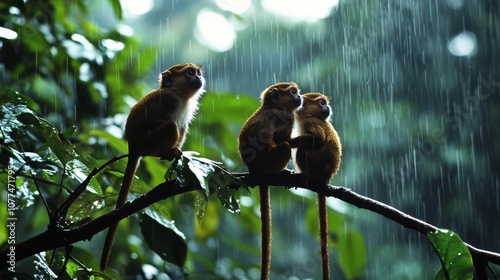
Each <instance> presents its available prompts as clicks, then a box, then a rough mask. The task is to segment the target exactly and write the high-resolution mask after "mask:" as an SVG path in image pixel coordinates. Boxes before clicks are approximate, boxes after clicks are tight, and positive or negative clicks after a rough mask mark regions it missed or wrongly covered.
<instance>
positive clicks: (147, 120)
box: [101, 63, 205, 270]
mask: <svg viewBox="0 0 500 280" xmlns="http://www.w3.org/2000/svg"><path fill="white" fill-rule="evenodd" d="M159 82H160V86H159V88H157V89H154V90H151V91H150V92H149V93H148V94H146V95H145V96H143V97H142V98H141V99H140V100H139V101H138V102H137V104H135V105H134V106H133V107H132V109H131V110H130V113H129V115H128V117H127V121H126V124H125V133H124V139H125V141H128V150H129V156H128V162H127V167H126V168H125V174H124V176H123V182H122V186H121V189H120V193H119V195H118V200H117V202H116V209H118V208H120V207H121V206H123V205H124V204H125V202H126V201H127V195H128V193H129V191H130V187H131V185H132V181H133V180H134V176H135V171H136V168H137V165H138V163H139V159H140V158H141V157H144V156H153V157H161V158H162V159H167V160H173V159H179V158H180V157H181V156H182V151H181V150H180V149H181V147H182V145H183V144H184V142H185V140H186V134H187V132H188V126H189V124H190V122H191V121H192V120H193V118H194V115H195V113H196V112H197V110H198V100H199V99H200V97H201V96H202V94H203V93H204V92H205V89H204V85H205V79H204V77H203V75H202V70H201V67H200V66H197V65H195V64H192V63H185V64H177V65H173V66H172V67H170V68H168V69H167V70H165V71H163V72H162V73H161V74H160V77H159ZM117 229H118V223H116V224H114V225H112V226H111V227H110V228H109V230H108V234H107V235H106V240H105V243H104V249H103V252H102V257H101V270H104V269H105V268H106V265H107V263H108V259H109V255H110V253H111V246H112V245H113V241H114V238H115V235H116V232H117Z"/></svg>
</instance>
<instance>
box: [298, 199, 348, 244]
mask: <svg viewBox="0 0 500 280" xmlns="http://www.w3.org/2000/svg"><path fill="white" fill-rule="evenodd" d="M345 218H346V217H345V215H344V214H341V213H339V212H337V211H333V210H331V209H328V232H329V233H330V234H334V236H335V237H337V236H338V235H339V234H342V232H343V231H344V228H345ZM305 223H306V229H307V230H308V231H309V233H310V234H311V235H312V236H316V237H317V236H318V232H319V221H318V207H317V204H315V205H314V206H313V205H311V206H310V207H308V208H307V210H306V215H305ZM328 244H329V245H337V240H336V238H335V240H333V239H332V238H329V239H328Z"/></svg>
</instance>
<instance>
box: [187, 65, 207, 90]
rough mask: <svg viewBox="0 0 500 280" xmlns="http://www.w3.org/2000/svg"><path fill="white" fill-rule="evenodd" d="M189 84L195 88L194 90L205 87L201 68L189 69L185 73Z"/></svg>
mask: <svg viewBox="0 0 500 280" xmlns="http://www.w3.org/2000/svg"><path fill="white" fill-rule="evenodd" d="M185 75H186V79H187V83H188V84H189V85H190V86H191V87H192V88H193V89H199V88H201V87H202V86H203V76H202V75H201V69H200V68H194V67H192V68H188V69H187V70H186V71H185Z"/></svg>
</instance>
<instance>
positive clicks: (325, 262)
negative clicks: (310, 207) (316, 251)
mask: <svg viewBox="0 0 500 280" xmlns="http://www.w3.org/2000/svg"><path fill="white" fill-rule="evenodd" d="M318 216H319V242H320V248H321V249H320V251H321V269H322V271H323V280H329V279H330V259H329V257H328V209H327V206H326V196H324V195H322V194H318Z"/></svg>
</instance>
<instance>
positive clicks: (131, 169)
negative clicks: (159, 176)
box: [101, 155, 139, 270]
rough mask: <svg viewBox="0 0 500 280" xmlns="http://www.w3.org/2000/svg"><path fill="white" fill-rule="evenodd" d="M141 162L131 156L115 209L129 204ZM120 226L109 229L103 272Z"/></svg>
mask: <svg viewBox="0 0 500 280" xmlns="http://www.w3.org/2000/svg"><path fill="white" fill-rule="evenodd" d="M138 162H139V156H136V155H129V157H128V162H127V168H125V175H124V177H123V183H122V187H121V189H120V194H119V195H118V200H117V201H116V207H115V209H118V208H120V207H122V206H123V205H124V204H125V202H127V196H128V193H129V191H130V187H131V186H132V182H133V181H134V175H135V169H136V168H137V163H138ZM118 224H119V223H115V224H113V225H111V226H110V227H109V230H108V234H107V235H106V240H105V241H104V248H103V249H102V256H101V270H104V269H105V268H106V266H107V264H108V260H109V255H110V254H111V247H112V245H113V241H114V240H115V236H116V232H117V230H118Z"/></svg>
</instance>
